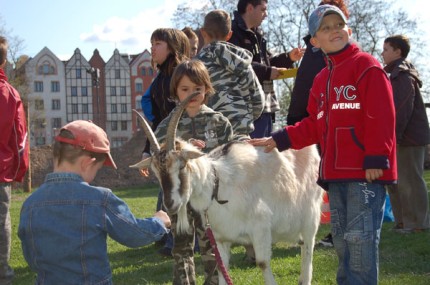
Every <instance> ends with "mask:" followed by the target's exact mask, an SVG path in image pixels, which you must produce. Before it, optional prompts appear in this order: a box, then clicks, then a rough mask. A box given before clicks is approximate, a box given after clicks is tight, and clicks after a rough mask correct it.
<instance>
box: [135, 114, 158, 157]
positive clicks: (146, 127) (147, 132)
mask: <svg viewBox="0 0 430 285" xmlns="http://www.w3.org/2000/svg"><path fill="white" fill-rule="evenodd" d="M133 112H135V113H136V114H137V117H138V118H139V119H140V122H141V125H142V128H143V131H144V133H145V135H146V137H147V138H148V139H149V143H150V146H151V151H152V152H155V153H157V152H159V151H160V145H159V144H158V141H157V138H156V137H155V135H154V132H153V131H152V129H151V127H150V126H149V124H148V122H147V121H146V119H145V118H144V117H143V116H142V115H141V114H140V113H139V112H138V111H136V110H135V109H133Z"/></svg>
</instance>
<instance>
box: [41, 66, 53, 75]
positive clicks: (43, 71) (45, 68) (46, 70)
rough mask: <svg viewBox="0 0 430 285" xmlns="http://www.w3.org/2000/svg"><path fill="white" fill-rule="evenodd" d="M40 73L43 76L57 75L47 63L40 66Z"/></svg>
mask: <svg viewBox="0 0 430 285" xmlns="http://www.w3.org/2000/svg"><path fill="white" fill-rule="evenodd" d="M38 73H39V74H42V75H47V74H54V73H55V69H54V67H53V66H51V65H50V64H49V63H45V64H43V65H40V66H39V67H38Z"/></svg>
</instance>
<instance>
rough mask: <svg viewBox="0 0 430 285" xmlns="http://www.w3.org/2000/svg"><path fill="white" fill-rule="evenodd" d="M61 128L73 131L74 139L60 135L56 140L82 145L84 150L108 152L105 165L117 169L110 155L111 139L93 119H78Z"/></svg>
mask: <svg viewBox="0 0 430 285" xmlns="http://www.w3.org/2000/svg"><path fill="white" fill-rule="evenodd" d="M61 130H68V131H69V132H71V133H72V134H73V136H74V139H69V138H65V137H61V136H59V135H58V136H56V137H55V140H56V141H59V142H63V143H68V144H71V145H76V146H80V147H82V149H84V150H87V151H91V152H95V153H106V154H107V157H108V158H107V159H106V160H105V163H104V165H106V166H111V167H113V168H115V169H116V165H115V162H114V161H113V159H112V156H111V155H110V146H109V139H108V137H107V135H106V132H105V131H104V130H103V129H102V128H100V127H99V126H97V125H96V124H94V123H93V122H91V121H84V120H76V121H73V122H70V123H68V124H67V125H65V126H63V127H62V128H61ZM60 133H61V131H60Z"/></svg>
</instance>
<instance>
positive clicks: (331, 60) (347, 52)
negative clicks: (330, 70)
mask: <svg viewBox="0 0 430 285" xmlns="http://www.w3.org/2000/svg"><path fill="white" fill-rule="evenodd" d="M359 51H360V49H359V48H358V46H357V45H355V44H354V43H348V44H347V45H346V46H345V47H344V48H343V49H341V50H340V51H337V52H333V53H328V54H326V57H325V59H326V61H328V62H327V65H328V66H336V65H340V64H341V63H343V62H344V61H345V60H347V59H348V58H350V57H352V56H353V55H355V54H356V53H358V52H359Z"/></svg>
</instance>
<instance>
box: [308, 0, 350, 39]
mask: <svg viewBox="0 0 430 285" xmlns="http://www.w3.org/2000/svg"><path fill="white" fill-rule="evenodd" d="M330 14H337V15H339V16H340V17H341V18H342V20H343V21H344V22H345V23H347V20H346V17H345V15H344V14H343V13H342V11H341V10H340V9H339V8H337V7H336V6H333V5H328V4H326V5H321V6H318V8H316V9H315V10H314V11H313V12H312V14H311V15H310V17H309V34H310V35H311V36H312V37H313V36H315V34H316V32H317V31H318V29H319V28H320V26H321V22H322V19H323V18H324V17H325V16H327V15H330Z"/></svg>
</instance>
